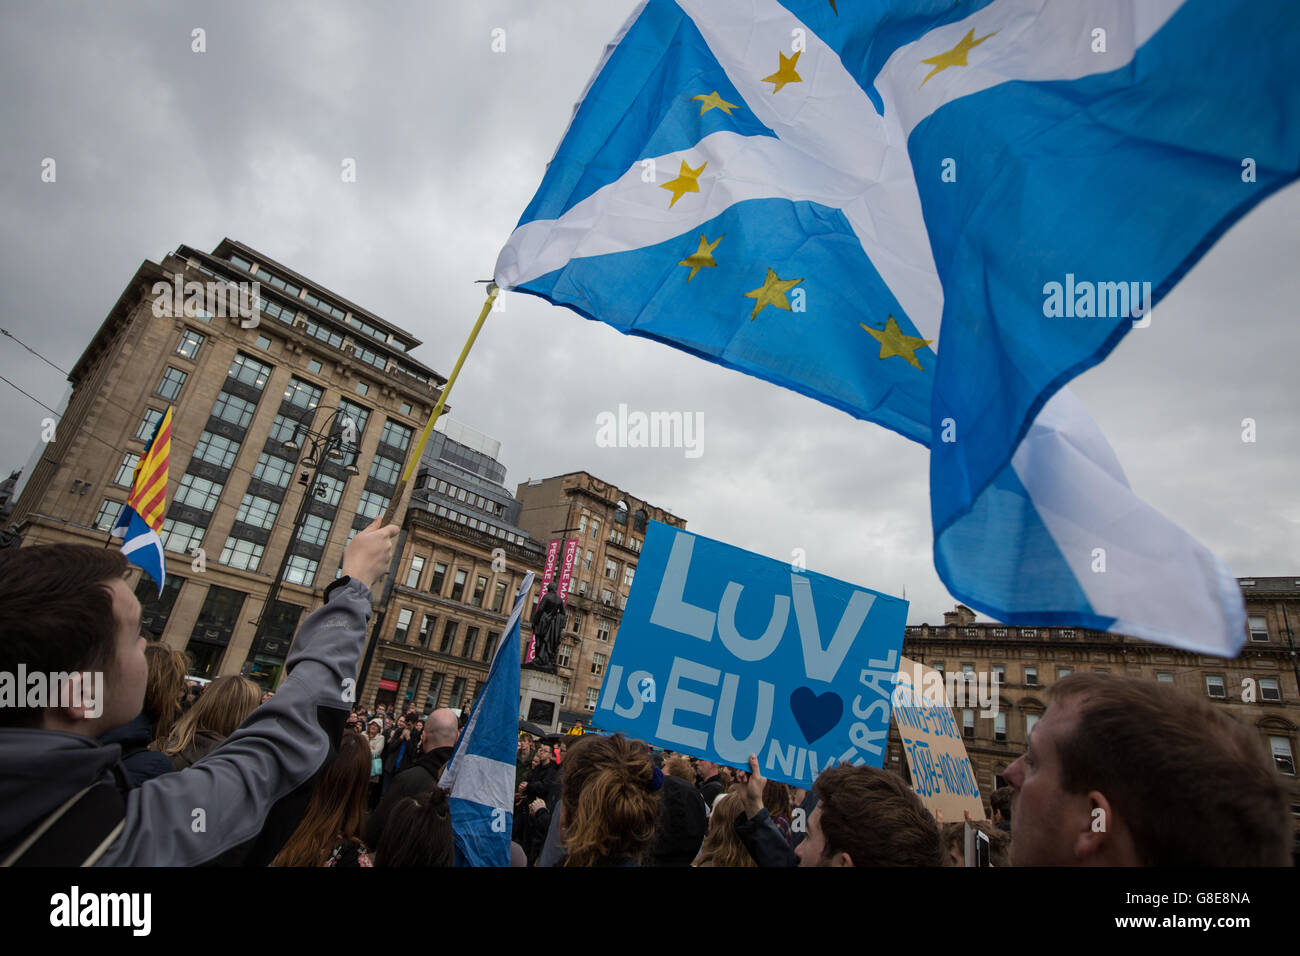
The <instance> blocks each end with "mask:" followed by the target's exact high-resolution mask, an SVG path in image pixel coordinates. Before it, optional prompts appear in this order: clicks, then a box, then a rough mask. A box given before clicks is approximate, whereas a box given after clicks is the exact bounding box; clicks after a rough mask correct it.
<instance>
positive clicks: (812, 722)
mask: <svg viewBox="0 0 1300 956" xmlns="http://www.w3.org/2000/svg"><path fill="white" fill-rule="evenodd" d="M790 712H791V713H792V714H794V719H795V722H796V723H797V724H798V725H799V729H800V730H801V731H803V737H804V740H806V741H808V743H809V744H810V745H811V744H812V743H813V742H814V741H816V740H818V739H820V738H822V737H825V736H826V735H827V734H828V733H830V732H831V730H833V729H834V727H835V725H836V724H838V723H839V722H840V718H841V717H843V716H844V701H842V700H840V695H839V694H835V693H832V692H831V691H827V692H826V693H824V694H822V695H820V696H818V695H817V694H814V693H813V692H812V691H811V690H809V689H808V688H807V687H797V688H795V691H794V693H793V694H791V695H790Z"/></svg>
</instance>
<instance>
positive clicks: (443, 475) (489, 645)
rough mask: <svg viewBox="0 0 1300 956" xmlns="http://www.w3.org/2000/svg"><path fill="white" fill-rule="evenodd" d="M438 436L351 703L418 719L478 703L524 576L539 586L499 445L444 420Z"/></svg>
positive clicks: (537, 552) (536, 550) (534, 550)
mask: <svg viewBox="0 0 1300 956" xmlns="http://www.w3.org/2000/svg"><path fill="white" fill-rule="evenodd" d="M439 428H440V429H442V430H440V431H435V432H434V433H433V434H432V435H430V436H429V444H428V445H427V446H426V448H425V451H424V455H423V456H422V458H421V464H420V470H419V472H418V474H417V480H416V482H415V491H414V492H413V494H412V497H411V506H410V508H408V509H407V511H406V515H405V519H404V521H403V523H402V538H401V539H400V541H399V549H398V550H399V553H400V557H399V559H398V561H397V562H396V565H395V571H394V573H393V574H392V575H390V577H389V584H388V588H387V593H386V597H385V598H384V602H383V604H384V610H383V616H382V619H381V620H378V621H377V622H376V625H375V633H376V639H375V645H374V655H373V661H372V662H371V664H370V666H369V667H368V668H366V670H365V672H364V673H363V675H362V678H361V685H362V687H361V696H360V697H359V698H358V699H359V700H361V701H363V702H365V703H367V704H368V705H369V704H372V703H373V704H384V705H386V706H389V707H392V706H394V705H397V706H399V707H400V709H401V710H403V711H406V710H415V711H417V712H419V713H423V714H427V713H429V712H430V711H432V710H433V709H434V708H435V707H450V708H453V709H457V710H459V709H463V708H466V707H468V706H469V705H470V703H471V702H472V701H473V700H474V698H475V697H477V695H478V691H479V690H480V689H481V688H482V686H483V683H484V682H485V681H486V680H487V676H488V669H489V667H490V665H491V663H492V655H493V653H494V652H495V651H496V648H497V645H498V644H499V642H500V640H501V634H502V633H503V632H504V630H505V624H506V621H507V619H508V618H509V616H510V610H511V607H512V606H513V602H514V600H515V592H516V591H517V590H518V588H519V586H520V584H521V583H522V582H523V578H524V575H525V574H527V572H528V571H535V572H537V574H538V576H539V578H540V575H541V570H542V556H543V551H542V547H541V545H539V544H538V543H537V542H536V541H534V540H532V539H531V538H530V537H529V536H528V533H527V532H525V531H524V530H523V529H522V528H521V527H520V526H519V525H518V523H517V519H518V515H519V507H520V506H519V502H517V501H516V500H515V499H514V498H513V497H512V496H511V494H510V492H509V491H508V490H506V488H505V486H504V485H503V484H502V482H503V481H504V480H505V467H504V466H503V465H502V464H501V463H500V462H499V461H497V456H498V454H499V453H500V443H499V442H496V441H494V440H492V439H490V438H487V437H486V436H484V435H482V434H480V433H478V432H476V431H474V430H472V429H469V428H467V427H465V426H463V425H460V424H458V423H456V422H454V421H450V420H448V419H445V418H444V419H443V420H442V421H441V422H439ZM532 593H533V595H536V593H537V588H536V586H534V588H533V592H532ZM530 605H531V600H529V601H528V602H527V603H526V606H530ZM523 629H524V633H525V634H527V633H528V614H527V613H525V615H524V621H523Z"/></svg>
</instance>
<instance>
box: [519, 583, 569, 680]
mask: <svg viewBox="0 0 1300 956" xmlns="http://www.w3.org/2000/svg"><path fill="white" fill-rule="evenodd" d="M564 621H565V614H564V602H562V601H561V600H560V595H559V594H557V593H556V590H555V585H554V584H548V585H547V586H546V594H545V595H544V596H543V597H542V600H541V601H540V602H539V603H538V605H537V609H536V610H534V611H533V616H532V625H533V639H534V640H535V641H536V642H537V648H536V652H535V654H534V657H533V659H532V661H531V662H530V663H528V664H526V665H525V666H526V667H532V668H534V669H535V670H539V671H544V672H546V673H547V674H554V673H555V657H556V655H557V654H558V653H559V650H560V635H562V634H563V633H564Z"/></svg>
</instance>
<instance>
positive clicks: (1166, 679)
mask: <svg viewBox="0 0 1300 956" xmlns="http://www.w3.org/2000/svg"><path fill="white" fill-rule="evenodd" d="M930 666H932V667H933V668H934V669H935V670H937V671H939V672H940V673H943V672H944V662H943V661H935V662H934V663H933V664H931V665H930ZM961 670H962V673H963V674H968V675H970V676H972V677H974V676H975V665H974V664H962V665H961ZM990 671H991V673H992V678H993V681H994V683H1003V682H1005V681H1006V674H1007V669H1006V666H1005V665H1003V664H993V665H992V666H991V667H990ZM1093 672H1094V673H1097V674H1108V673H1110V668H1108V667H1094V668H1093ZM1072 673H1074V668H1072V667H1058V668H1057V669H1056V679H1057V680H1060V679H1061V678H1063V677H1069V676H1070V674H1072ZM1024 675H1025V679H1024V683H1025V686H1027V687H1035V686H1037V685H1038V668H1037V667H1036V666H1027V667H1025V669H1024ZM1252 679H1253V678H1252ZM1156 680H1158V681H1160V682H1161V683H1165V684H1172V683H1174V674H1173V672H1172V671H1156ZM1255 686H1256V687H1257V688H1258V695H1259V697H1258V699H1259V700H1270V701H1279V700H1281V699H1282V691H1281V687H1280V686H1279V685H1278V681H1277V678H1275V677H1261V678H1258V679H1257V680H1255ZM1205 693H1206V694H1207V695H1208V696H1210V697H1219V698H1226V697H1227V690H1226V688H1225V686H1224V682H1223V675H1222V674H1207V675H1205Z"/></svg>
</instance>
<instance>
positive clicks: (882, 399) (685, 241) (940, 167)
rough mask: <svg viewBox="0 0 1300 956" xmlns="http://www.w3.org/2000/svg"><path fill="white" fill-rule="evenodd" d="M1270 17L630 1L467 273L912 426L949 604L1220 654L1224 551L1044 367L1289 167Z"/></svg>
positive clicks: (1092, 2)
mask: <svg viewBox="0 0 1300 956" xmlns="http://www.w3.org/2000/svg"><path fill="white" fill-rule="evenodd" d="M1297 18H1298V14H1297V13H1296V7H1295V4H1294V3H1293V2H1292V0H1258V2H1254V3H1250V4H1242V3H1226V2H1223V0H1053V2H1051V3H1047V2H1044V0H968V2H965V3H961V4H956V3H953V2H952V0H877V2H873V3H870V4H838V5H836V4H833V3H829V2H827V0H784V2H778V0H646V2H644V3H642V4H641V6H640V7H639V8H638V9H637V10H636V11H635V12H634V13H633V15H632V17H631V19H630V20H629V21H628V22H627V24H626V25H625V26H624V28H623V30H622V32H621V33H620V34H619V35H618V37H616V38H615V40H614V41H613V42H612V43H611V44H610V45H609V47H607V48H606V51H605V56H604V58H603V60H602V62H601V63H600V65H599V66H598V68H597V72H596V74H595V76H593V78H592V80H591V82H590V83H589V85H588V88H587V91H586V92H585V93H584V95H583V97H582V100H581V101H580V102H579V104H578V107H577V109H576V111H575V114H574V117H573V120H572V122H571V124H570V127H569V130H568V132H567V133H566V135H565V136H564V138H563V140H562V142H561V143H560V145H559V148H558V150H557V152H556V155H555V157H554V159H553V160H552V161H551V163H550V165H549V167H548V168H547V172H546V175H545V177H544V179H543V181H542V184H541V187H540V188H539V189H538V192H537V194H536V195H535V196H534V197H533V200H532V202H531V203H530V204H529V206H528V208H527V209H526V210H525V212H524V214H523V216H522V218H521V219H520V222H519V225H518V226H517V227H516V229H515V231H514V233H513V234H512V235H511V237H510V239H509V242H508V243H507V245H506V247H505V248H504V249H503V250H502V252H501V254H500V256H499V258H498V260H497V265H496V274H495V277H496V282H497V284H498V285H499V286H501V287H502V288H503V289H515V290H518V291H521V292H528V293H532V294H534V295H538V296H542V297H543V298H546V299H548V300H550V301H551V302H554V303H557V304H560V305H564V306H567V307H568V308H571V309H573V310H575V311H577V312H579V313H580V314H582V315H584V316H586V317H588V318H590V319H595V320H598V321H602V322H606V323H608V324H610V325H612V326H614V327H615V328H617V329H619V330H621V331H623V332H625V333H628V334H631V335H641V336H645V337H648V338H652V339H656V340H658V341H661V342H664V343H666V344H668V345H672V346H674V347H676V348H679V349H683V350H685V351H688V352H690V353H692V354H694V355H697V356H699V357H701V358H704V359H706V360H708V361H711V362H715V363H718V364H720V365H723V366H726V367H728V368H733V369H738V370H740V371H743V372H746V373H748V374H750V375H755V376H758V377H760V378H764V379H767V380H768V381H771V382H774V383H777V384H779V385H782V386H784V387H786V388H790V389H793V390H795V391H798V392H801V393H803V394H805V395H808V396H810V397H812V398H815V399H817V400H818V401H821V402H825V403H827V404H829V405H831V406H833V407H835V408H838V409H841V410H842V411H845V412H847V413H848V414H850V415H853V416H855V417H858V418H862V419H865V420H868V421H873V422H877V423H879V424H881V425H884V426H885V427H887V428H891V429H893V430H895V431H897V432H899V433H901V434H902V435H904V436H906V437H908V438H911V439H913V440H915V441H917V442H921V443H923V444H925V445H927V446H929V447H930V449H931V456H930V501H931V519H932V523H933V527H934V561H935V567H936V570H937V571H938V573H939V576H940V577H941V578H942V580H943V581H944V583H945V585H946V586H947V587H948V590H949V591H950V592H951V593H952V594H953V595H954V596H956V597H957V598H959V599H960V600H962V601H964V602H966V603H967V604H969V605H970V606H971V607H974V608H977V609H979V610H981V611H983V612H984V613H986V614H989V615H991V616H993V617H995V618H998V619H1000V620H1003V621H1009V622H1012V623H1023V624H1034V623H1037V624H1077V625H1082V626H1085V627H1091V628H1096V629H1099V630H1110V631H1114V632H1118V633H1124V634H1130V635H1134V636H1137V637H1143V638H1147V639H1150V640H1155V641H1159V642H1162V643H1166V644H1171V645H1174V646H1178V647H1184V648H1188V649H1191V650H1195V651H1200V652H1205V653H1213V654H1222V655H1227V656H1231V655H1233V654H1235V653H1236V652H1237V650H1238V649H1239V648H1240V647H1241V645H1242V643H1243V642H1244V639H1245V610H1244V606H1243V603H1242V599H1241V593H1240V589H1239V588H1238V587H1237V584H1236V581H1235V580H1234V578H1233V576H1232V574H1231V572H1230V571H1229V569H1228V568H1227V566H1226V565H1225V564H1224V563H1223V562H1222V561H1220V560H1219V559H1217V558H1216V557H1215V556H1214V555H1213V554H1212V553H1210V552H1209V551H1208V550H1207V549H1206V548H1204V547H1203V546H1202V545H1200V544H1199V543H1197V542H1196V541H1194V540H1193V539H1192V538H1191V537H1189V536H1188V535H1187V534H1186V533H1184V532H1183V531H1182V530H1181V529H1179V528H1177V527H1176V526H1174V525H1173V524H1172V523H1171V522H1169V521H1168V520H1167V519H1165V518H1164V517H1163V516H1161V515H1160V514H1159V513H1157V512H1156V511H1155V510H1154V509H1152V508H1151V507H1150V506H1148V505H1147V504H1145V503H1144V502H1142V501H1141V500H1139V499H1138V498H1137V497H1136V495H1134V493H1133V491H1132V490H1131V489H1130V487H1129V485H1128V482H1127V480H1126V479H1125V477H1124V472H1123V470H1122V468H1121V467H1120V465H1119V462H1118V461H1117V459H1116V458H1115V455H1114V453H1113V452H1112V451H1111V449H1110V447H1109V445H1108V444H1107V442H1106V440H1105V438H1104V437H1103V436H1102V434H1101V433H1100V431H1099V429H1098V428H1097V426H1096V425H1095V424H1094V423H1093V421H1092V419H1091V418H1090V417H1089V415H1088V414H1087V412H1086V411H1085V410H1084V409H1083V407H1082V406H1081V404H1080V403H1079V402H1078V401H1077V400H1076V399H1075V398H1074V397H1073V396H1072V395H1071V394H1070V393H1069V392H1068V391H1067V390H1065V389H1064V387H1063V386H1064V385H1065V384H1066V383H1067V382H1068V381H1069V380H1070V379H1071V378H1073V377H1074V376H1075V375H1077V374H1079V373H1080V372H1081V371H1083V370H1084V369H1087V368H1088V367H1090V366H1092V365H1094V364H1096V363H1098V362H1100V361H1101V360H1102V359H1103V358H1105V356H1106V355H1107V354H1109V352H1110V351H1111V350H1112V349H1113V348H1114V347H1115V346H1116V345H1117V344H1118V343H1119V341H1120V339H1121V338H1123V336H1124V335H1125V334H1127V333H1128V331H1129V330H1130V329H1131V328H1133V327H1134V326H1141V325H1143V324H1147V323H1149V322H1150V321H1151V314H1150V312H1151V308H1152V306H1153V305H1154V304H1155V303H1156V302H1158V301H1159V300H1160V299H1161V298H1162V297H1163V296H1164V295H1165V294H1166V293H1167V292H1168V291H1169V290H1170V289H1171V288H1172V287H1173V286H1174V285H1175V284H1176V283H1177V282H1178V280H1179V279H1180V278H1181V277H1182V276H1183V275H1184V274H1185V273H1186V272H1187V270H1188V269H1190V268H1191V267H1192V265H1193V264H1194V263H1195V262H1196V261H1197V260H1198V259H1199V258H1200V257H1201V256H1202V255H1204V253H1205V252H1206V250H1207V249H1208V248H1209V247H1210V246H1211V245H1212V244H1213V243H1214V242H1215V240H1216V239H1217V238H1218V237H1219V236H1220V235H1221V234H1222V233H1223V232H1224V231H1225V230H1226V229H1227V228H1228V227H1229V226H1230V225H1232V223H1233V222H1235V221H1236V220H1237V219H1239V218H1240V217H1241V216H1242V215H1244V214H1245V212H1246V211H1247V210H1249V209H1250V208H1251V207H1253V206H1254V205H1255V204H1256V203H1258V202H1259V201H1260V200H1262V199H1263V198H1264V197H1265V196H1267V195H1269V194H1270V193H1272V192H1273V191H1275V190H1277V189H1278V188H1279V187H1281V186H1282V185H1284V184H1286V183H1288V182H1290V181H1292V180H1294V179H1295V178H1296V177H1297V175H1298V174H1300V97H1297V96H1296V95H1295V78H1294V71H1295V64H1296V63H1297V62H1300V20H1298V19H1297ZM1171 321H1172V320H1171ZM941 343H942V347H941Z"/></svg>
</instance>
